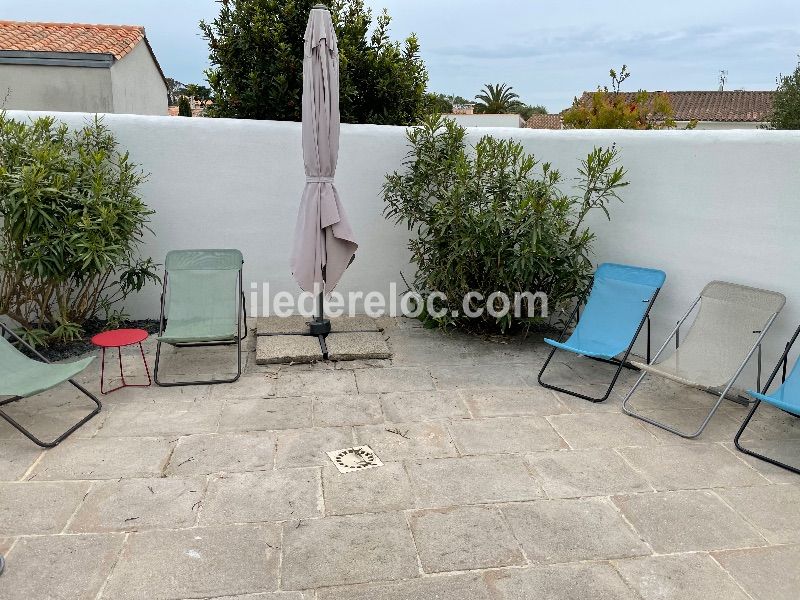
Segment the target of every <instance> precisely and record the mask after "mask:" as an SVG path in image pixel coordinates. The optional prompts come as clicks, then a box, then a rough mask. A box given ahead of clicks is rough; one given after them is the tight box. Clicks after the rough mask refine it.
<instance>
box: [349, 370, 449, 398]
mask: <svg viewBox="0 0 800 600" xmlns="http://www.w3.org/2000/svg"><path fill="white" fill-rule="evenodd" d="M356 380H357V381H358V389H359V391H360V392H361V393H362V394H377V393H381V392H415V391H421V390H433V389H434V386H433V380H432V379H431V376H430V373H428V370H427V369H423V368H421V367H389V368H386V369H361V370H359V371H356Z"/></svg>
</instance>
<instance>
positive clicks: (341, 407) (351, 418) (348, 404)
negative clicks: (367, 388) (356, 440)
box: [314, 394, 383, 427]
mask: <svg viewBox="0 0 800 600" xmlns="http://www.w3.org/2000/svg"><path fill="white" fill-rule="evenodd" d="M382 421H383V413H382V412H381V403H380V401H379V400H378V396H377V394H361V395H345V396H317V397H315V398H314V425H315V426H317V427H336V426H342V425H372V424H375V423H381V422H382Z"/></svg>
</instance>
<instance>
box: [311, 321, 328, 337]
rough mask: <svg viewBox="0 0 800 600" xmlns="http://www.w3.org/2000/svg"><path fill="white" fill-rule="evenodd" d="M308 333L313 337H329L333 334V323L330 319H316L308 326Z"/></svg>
mask: <svg viewBox="0 0 800 600" xmlns="http://www.w3.org/2000/svg"><path fill="white" fill-rule="evenodd" d="M308 331H309V333H310V334H311V335H328V334H329V333H330V332H331V322H330V320H329V319H319V318H316V319H314V320H313V321H311V322H310V323H309V324H308Z"/></svg>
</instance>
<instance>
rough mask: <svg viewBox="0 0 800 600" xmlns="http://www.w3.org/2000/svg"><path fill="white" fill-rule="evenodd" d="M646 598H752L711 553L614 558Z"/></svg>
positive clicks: (630, 581) (700, 599) (645, 599)
mask: <svg viewBox="0 0 800 600" xmlns="http://www.w3.org/2000/svg"><path fill="white" fill-rule="evenodd" d="M614 566H615V567H616V569H617V570H618V571H619V572H620V573H621V574H622V577H623V579H625V581H626V582H627V583H628V585H629V586H630V587H631V588H633V589H634V590H636V591H637V592H638V593H639V595H640V596H641V597H642V600H667V599H668V598H675V599H676V600H677V599H680V600H709V599H710V598H724V599H725V600H749V596H747V595H746V594H745V593H744V592H743V591H742V589H741V588H740V587H739V586H738V585H737V584H736V582H735V581H734V580H733V578H732V577H731V576H730V575H729V574H728V573H727V572H726V571H725V570H724V569H722V568H721V567H720V566H719V563H717V562H716V561H715V560H714V559H712V558H711V557H710V556H709V555H708V554H704V553H698V552H692V553H688V554H672V555H668V556H647V557H643V558H634V559H627V560H617V561H614Z"/></svg>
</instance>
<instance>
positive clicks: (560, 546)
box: [501, 498, 651, 563]
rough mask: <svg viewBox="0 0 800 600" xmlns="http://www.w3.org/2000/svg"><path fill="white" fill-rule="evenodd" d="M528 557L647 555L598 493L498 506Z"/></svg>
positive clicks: (542, 559) (576, 558)
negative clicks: (583, 496) (572, 497)
mask: <svg viewBox="0 0 800 600" xmlns="http://www.w3.org/2000/svg"><path fill="white" fill-rule="evenodd" d="M501 510H502V512H503V514H504V515H505V517H506V519H508V524H509V525H510V526H511V529H512V531H513V532H514V535H515V536H516V538H517V540H519V542H520V544H522V547H523V549H524V550H525V555H526V556H527V557H528V558H529V559H530V560H531V561H534V562H542V563H562V562H573V561H579V560H603V559H609V558H621V557H627V556H642V555H645V554H650V553H651V552H650V548H649V547H648V546H647V545H646V544H645V543H644V542H642V540H641V539H640V538H639V534H638V533H636V532H635V531H634V530H633V529H632V528H631V527H630V525H628V523H626V522H625V519H623V518H622V516H621V515H620V514H619V512H618V511H617V510H616V509H615V508H614V506H613V505H612V504H611V503H610V502H609V501H608V500H607V499H601V498H587V499H580V500H539V501H536V502H528V503H524V504H510V505H507V506H503V507H502V508H501Z"/></svg>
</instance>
